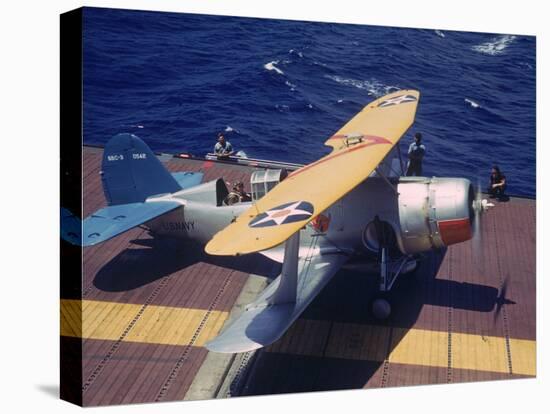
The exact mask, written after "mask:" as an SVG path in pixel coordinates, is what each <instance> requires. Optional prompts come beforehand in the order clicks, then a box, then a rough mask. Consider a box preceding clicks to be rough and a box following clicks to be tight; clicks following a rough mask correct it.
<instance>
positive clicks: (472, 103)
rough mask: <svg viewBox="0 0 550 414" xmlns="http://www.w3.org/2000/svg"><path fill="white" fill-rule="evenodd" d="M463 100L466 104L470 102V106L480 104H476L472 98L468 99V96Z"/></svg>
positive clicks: (478, 105) (477, 106) (478, 106)
mask: <svg viewBox="0 0 550 414" xmlns="http://www.w3.org/2000/svg"><path fill="white" fill-rule="evenodd" d="M464 102H466V103H467V104H470V106H471V107H472V108H480V107H481V105H480V104H478V103H477V102H476V101H474V100H473V99H468V98H464Z"/></svg>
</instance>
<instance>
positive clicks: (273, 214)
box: [248, 201, 314, 227]
mask: <svg viewBox="0 0 550 414" xmlns="http://www.w3.org/2000/svg"><path fill="white" fill-rule="evenodd" d="M313 210H314V208H313V205H312V204H311V203H308V202H307V201H293V202H292V203H286V204H282V205H280V206H277V207H274V208H272V209H270V210H267V211H266V212H264V213H262V214H258V215H257V216H256V217H254V218H253V219H252V220H251V221H250V223H248V225H249V226H250V227H269V226H280V225H281V224H287V223H294V222H296V221H302V220H307V219H308V218H310V217H311V216H312V215H313Z"/></svg>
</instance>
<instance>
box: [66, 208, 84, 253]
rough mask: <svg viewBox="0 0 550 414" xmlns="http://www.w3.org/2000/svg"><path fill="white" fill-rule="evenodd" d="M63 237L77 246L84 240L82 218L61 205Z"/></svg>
mask: <svg viewBox="0 0 550 414" xmlns="http://www.w3.org/2000/svg"><path fill="white" fill-rule="evenodd" d="M61 238H62V239H63V240H65V241H67V242H69V243H71V244H75V245H77V246H80V244H81V241H82V220H80V217H77V216H75V215H74V214H73V213H71V212H70V211H69V210H67V209H66V208H63V207H61Z"/></svg>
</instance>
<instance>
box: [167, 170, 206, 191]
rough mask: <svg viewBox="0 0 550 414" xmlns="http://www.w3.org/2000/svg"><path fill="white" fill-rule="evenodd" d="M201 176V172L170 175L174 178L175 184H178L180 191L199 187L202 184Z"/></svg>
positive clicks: (183, 172)
mask: <svg viewBox="0 0 550 414" xmlns="http://www.w3.org/2000/svg"><path fill="white" fill-rule="evenodd" d="M203 176H204V174H203V173H201V172H187V171H182V172H175V173H172V177H174V179H175V180H176V182H177V183H178V184H179V186H180V187H181V190H185V189H186V188H191V187H194V186H196V185H199V184H200V183H201V182H202V177H203Z"/></svg>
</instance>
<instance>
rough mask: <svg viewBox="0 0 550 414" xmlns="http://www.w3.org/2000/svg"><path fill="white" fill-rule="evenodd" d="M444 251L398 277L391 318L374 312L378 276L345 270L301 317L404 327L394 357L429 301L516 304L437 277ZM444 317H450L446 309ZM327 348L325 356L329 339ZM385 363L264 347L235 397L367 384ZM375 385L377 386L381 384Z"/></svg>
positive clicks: (483, 308)
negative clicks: (300, 353) (282, 351)
mask: <svg viewBox="0 0 550 414" xmlns="http://www.w3.org/2000/svg"><path fill="white" fill-rule="evenodd" d="M445 254H446V251H437V252H433V253H432V254H430V255H428V256H427V257H426V258H425V259H424V260H423V261H422V263H421V265H420V267H419V268H418V269H417V270H416V271H415V272H414V273H412V274H409V275H403V276H401V277H400V279H398V281H397V282H396V284H395V286H394V288H393V290H392V292H391V293H390V296H389V299H390V302H391V303H392V315H391V316H390V318H389V320H387V321H384V322H380V321H377V320H376V319H375V318H374V317H373V316H372V314H371V312H370V310H369V306H370V303H371V301H372V299H374V297H375V296H376V295H377V287H376V285H377V276H376V275H368V274H367V275H365V274H360V273H357V272H352V271H346V270H342V271H340V272H339V273H338V274H337V275H336V276H335V277H334V278H333V280H332V281H331V282H330V283H329V284H328V285H327V286H326V287H325V289H324V290H323V291H322V292H321V293H320V294H319V295H318V296H317V298H315V300H314V301H313V302H312V303H311V305H310V306H309V307H308V308H307V309H306V310H305V312H304V313H303V314H302V316H301V317H300V319H306V320H318V321H325V322H333V323H338V322H341V323H355V324H364V325H382V326H388V327H389V326H392V327H398V328H404V329H398V330H395V329H394V330H392V336H391V339H390V340H389V341H388V343H387V345H386V346H387V350H383V353H384V354H385V355H389V354H390V353H391V351H392V350H393V349H394V348H395V347H396V346H397V345H398V344H399V342H400V340H401V339H402V337H403V335H405V333H406V332H407V331H408V329H410V328H411V327H413V326H414V325H415V323H416V322H417V319H418V317H419V314H420V312H421V310H422V307H423V306H424V305H434V306H438V307H446V308H452V309H465V310H470V311H475V312H484V313H486V312H495V311H496V309H497V308H498V306H499V304H501V303H502V300H505V303H507V304H514V302H512V301H509V300H506V299H505V298H499V289H497V288H495V287H492V286H485V285H480V284H473V283H463V282H460V281H454V280H446V279H443V278H441V276H440V278H436V275H437V274H438V272H439V269H440V267H441V264H442V262H443V259H444V258H445ZM442 276H444V275H442ZM444 317H445V318H446V317H447V316H446V313H445V316H444ZM330 329H332V328H330ZM289 334H292V335H294V336H293V337H292V338H293V339H292V341H297V342H298V341H302V340H305V336H307V335H310V333H308V332H304V330H301V331H300V330H296V329H295V330H291V332H289ZM300 335H301V336H303V337H304V338H300V337H299V336H300ZM329 336H330V333H329ZM281 340H284V337H283V338H282V339H281ZM356 345H358V346H361V344H356ZM324 346H325V349H324V351H323V355H324V354H325V351H326V350H327V346H328V340H327V343H326V344H325V345H324ZM383 363H384V361H363V360H353V359H345V358H331V357H324V356H306V355H297V354H287V353H280V352H276V351H275V352H271V351H265V350H261V351H259V352H257V353H256V355H255V357H254V358H253V359H252V360H251V362H250V363H249V366H248V372H247V374H246V375H245V376H243V377H241V378H238V379H237V380H235V381H234V382H233V384H232V395H262V394H278V393H295V392H306V391H328V390H343V389H357V388H363V387H364V386H365V384H367V383H368V382H369V380H371V378H372V377H373V376H374V375H376V374H377V373H378V375H380V368H381V366H382V364H383ZM243 378H244V379H243ZM373 385H374V386H377V385H376V382H375V384H373Z"/></svg>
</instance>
